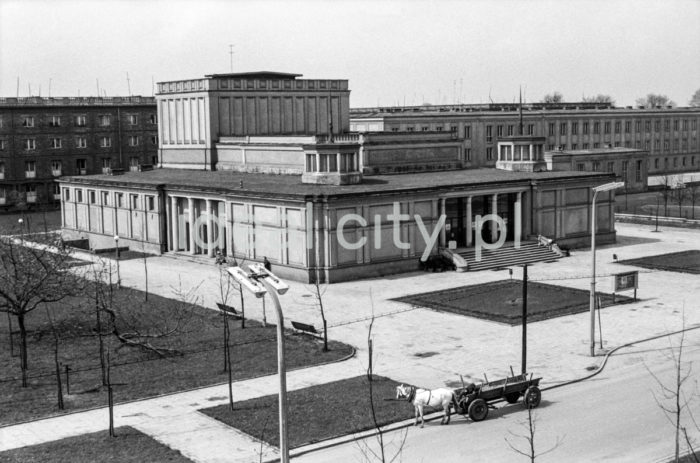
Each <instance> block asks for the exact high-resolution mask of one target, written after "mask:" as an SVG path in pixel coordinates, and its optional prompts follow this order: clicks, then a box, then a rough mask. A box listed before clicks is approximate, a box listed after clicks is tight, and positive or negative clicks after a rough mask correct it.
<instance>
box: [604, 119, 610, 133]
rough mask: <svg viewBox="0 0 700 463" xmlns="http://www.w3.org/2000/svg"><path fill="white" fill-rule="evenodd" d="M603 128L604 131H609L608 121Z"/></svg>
mask: <svg viewBox="0 0 700 463" xmlns="http://www.w3.org/2000/svg"><path fill="white" fill-rule="evenodd" d="M603 130H604V131H605V133H610V121H606V122H605V124H604V126H603Z"/></svg>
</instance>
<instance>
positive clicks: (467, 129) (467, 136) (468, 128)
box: [464, 125, 472, 138]
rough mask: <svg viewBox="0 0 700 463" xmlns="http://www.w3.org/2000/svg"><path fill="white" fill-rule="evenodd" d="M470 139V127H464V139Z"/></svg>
mask: <svg viewBox="0 0 700 463" xmlns="http://www.w3.org/2000/svg"><path fill="white" fill-rule="evenodd" d="M471 137H472V126H471V125H465V126H464V138H471Z"/></svg>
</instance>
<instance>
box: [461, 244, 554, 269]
mask: <svg viewBox="0 0 700 463" xmlns="http://www.w3.org/2000/svg"><path fill="white" fill-rule="evenodd" d="M457 254H459V256H460V257H462V259H464V260H465V261H466V262H467V271H469V272H478V271H480V270H488V269H495V268H504V267H513V266H516V265H523V264H533V263H535V262H546V261H553V260H556V259H559V258H560V257H563V254H560V253H557V252H555V251H554V250H552V249H551V248H550V246H543V245H541V244H539V243H538V242H537V241H523V242H521V243H520V249H515V247H514V246H513V243H506V244H505V245H504V246H503V247H502V248H499V249H488V250H487V249H482V250H481V260H480V261H479V262H477V261H476V256H475V254H476V251H475V249H473V248H470V249H465V250H462V251H458V252H457Z"/></svg>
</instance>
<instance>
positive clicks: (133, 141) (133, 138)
mask: <svg viewBox="0 0 700 463" xmlns="http://www.w3.org/2000/svg"><path fill="white" fill-rule="evenodd" d="M138 145H139V137H138V135H130V136H129V146H138Z"/></svg>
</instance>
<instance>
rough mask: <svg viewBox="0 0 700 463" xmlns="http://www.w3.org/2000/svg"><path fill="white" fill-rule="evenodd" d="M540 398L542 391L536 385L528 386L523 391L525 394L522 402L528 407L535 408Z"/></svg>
mask: <svg viewBox="0 0 700 463" xmlns="http://www.w3.org/2000/svg"><path fill="white" fill-rule="evenodd" d="M541 399H542V392H541V391H540V388H539V387H537V386H530V387H528V388H527V390H526V391H525V396H524V398H523V403H525V406H526V407H528V408H535V407H537V406H538V405H539V404H540V400H541Z"/></svg>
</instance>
